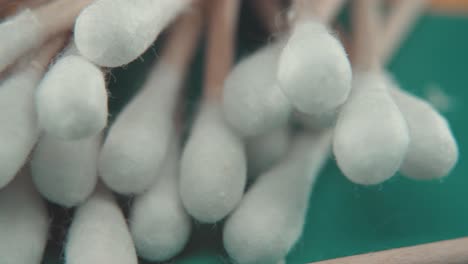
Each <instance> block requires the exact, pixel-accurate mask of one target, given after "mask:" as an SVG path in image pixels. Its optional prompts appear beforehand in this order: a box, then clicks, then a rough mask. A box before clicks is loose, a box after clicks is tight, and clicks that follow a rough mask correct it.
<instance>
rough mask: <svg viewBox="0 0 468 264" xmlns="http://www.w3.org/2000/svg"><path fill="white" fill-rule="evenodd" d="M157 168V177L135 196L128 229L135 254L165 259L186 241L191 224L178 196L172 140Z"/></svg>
mask: <svg viewBox="0 0 468 264" xmlns="http://www.w3.org/2000/svg"><path fill="white" fill-rule="evenodd" d="M172 145H173V146H172V147H171V148H170V150H169V151H168V155H167V156H166V159H165V161H164V164H163V166H162V167H161V170H160V172H159V173H160V174H161V176H160V179H158V181H157V182H156V183H155V184H154V185H153V187H151V189H150V190H148V191H147V192H145V193H144V194H142V195H140V196H139V197H137V198H136V200H135V202H134V204H133V207H132V212H131V216H130V229H131V232H132V235H133V241H135V246H136V249H137V252H138V255H139V256H141V257H142V258H144V259H147V260H149V261H165V260H168V259H170V258H172V257H174V256H175V255H177V254H178V253H179V252H180V251H182V249H183V248H184V247H185V245H186V244H187V241H188V239H189V237H190V233H191V229H192V223H191V219H190V217H189V216H188V214H187V213H186V212H185V209H184V207H183V205H182V201H181V200H180V196H179V153H178V149H177V148H178V146H176V144H175V142H173V143H172Z"/></svg>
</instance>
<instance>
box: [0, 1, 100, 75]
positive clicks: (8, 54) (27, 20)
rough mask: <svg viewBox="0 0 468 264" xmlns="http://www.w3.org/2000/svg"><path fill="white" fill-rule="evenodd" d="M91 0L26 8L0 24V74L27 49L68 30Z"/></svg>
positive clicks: (60, 2)
mask: <svg viewBox="0 0 468 264" xmlns="http://www.w3.org/2000/svg"><path fill="white" fill-rule="evenodd" d="M91 2H92V0H81V1H73V0H53V1H52V2H50V3H47V4H45V5H43V6H40V7H38V8H36V9H33V10H30V9H26V10H25V11H22V12H21V13H19V14H17V15H15V16H13V17H11V18H9V19H6V20H5V21H3V22H2V23H0V36H1V38H2V41H1V42H0V72H2V71H3V70H4V69H5V68H6V67H8V66H10V65H11V64H13V63H14V62H15V61H16V60H17V59H18V58H19V57H21V56H23V55H24V54H25V53H26V52H28V51H29V50H31V49H34V48H37V47H39V46H40V45H41V44H43V43H44V42H45V41H47V40H48V39H50V38H51V37H53V36H55V35H57V34H59V33H63V32H65V31H67V30H69V29H70V28H71V27H72V26H73V23H74V22H75V18H76V16H77V15H78V14H79V13H80V11H81V10H82V9H83V8H84V7H85V6H87V5H88V4H89V3H91Z"/></svg>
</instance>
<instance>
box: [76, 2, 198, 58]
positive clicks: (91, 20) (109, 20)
mask: <svg viewBox="0 0 468 264" xmlns="http://www.w3.org/2000/svg"><path fill="white" fill-rule="evenodd" d="M190 2H191V1H190V0H132V1H128V0H96V1H95V2H94V3H92V4H91V5H89V6H88V7H86V8H85V9H84V10H83V11H82V12H81V14H80V15H79V16H78V18H77V20H76V24H75V43H76V46H77V47H78V50H79V51H80V52H81V54H83V55H84V56H85V57H87V58H88V59H90V60H91V61H93V62H94V63H96V64H97V65H100V66H105V67H118V66H121V65H124V64H127V63H129V62H131V61H133V60H135V59H136V58H138V57H139V56H140V55H141V54H142V53H143V52H144V51H146V50H147V49H148V47H149V46H150V45H151V44H153V42H154V41H155V39H156V38H157V36H158V35H159V33H160V32H161V31H162V30H163V29H164V28H165V27H166V26H168V24H169V23H171V22H172V20H173V19H174V18H175V17H177V15H178V14H179V13H180V12H181V11H183V9H184V8H186V7H188V5H189V4H190Z"/></svg>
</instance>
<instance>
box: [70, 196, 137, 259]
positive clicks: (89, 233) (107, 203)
mask: <svg viewBox="0 0 468 264" xmlns="http://www.w3.org/2000/svg"><path fill="white" fill-rule="evenodd" d="M65 263H66V264H90V263H112V264H138V259H137V255H136V252H135V247H134V245H133V241H132V237H131V235H130V232H129V230H128V227H127V223H126V222H125V218H124V216H123V214H122V212H121V210H120V208H119V207H118V205H117V203H116V202H115V200H114V197H113V196H112V194H110V193H109V192H108V191H107V190H105V189H104V188H102V187H98V189H97V190H96V192H95V193H94V194H93V195H92V196H91V197H90V198H89V199H88V200H87V201H86V202H85V203H84V204H82V205H80V206H79V207H78V209H77V210H76V212H75V215H74V217H73V221H72V224H71V226H70V229H69V231H68V238H67V241H66V244H65Z"/></svg>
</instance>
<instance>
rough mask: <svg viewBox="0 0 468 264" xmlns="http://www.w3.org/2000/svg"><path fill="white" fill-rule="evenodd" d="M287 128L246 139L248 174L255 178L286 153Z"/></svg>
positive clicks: (288, 134)
mask: <svg viewBox="0 0 468 264" xmlns="http://www.w3.org/2000/svg"><path fill="white" fill-rule="evenodd" d="M289 132H290V131H289V126H282V127H279V128H277V129H275V130H273V131H271V132H267V133H265V134H263V135H260V136H256V137H252V138H249V139H247V144H246V150H247V159H248V171H249V174H251V175H252V176H254V177H256V176H258V174H259V173H261V172H264V171H265V170H267V169H269V168H270V167H271V166H272V165H273V164H275V163H276V162H278V161H279V160H280V159H281V158H282V157H283V156H284V155H285V153H286V152H287V150H288V149H289V145H290V141H291V140H290V133H289Z"/></svg>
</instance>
